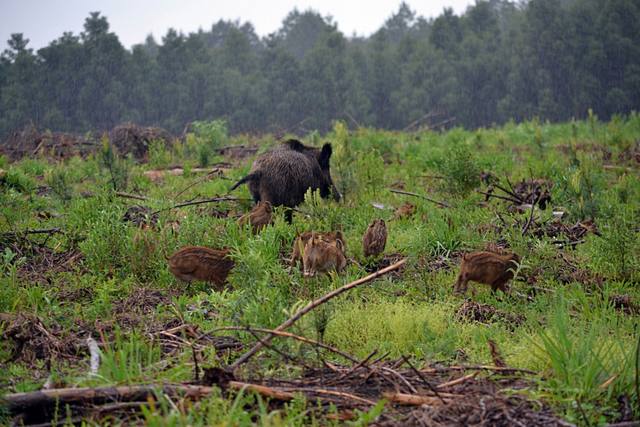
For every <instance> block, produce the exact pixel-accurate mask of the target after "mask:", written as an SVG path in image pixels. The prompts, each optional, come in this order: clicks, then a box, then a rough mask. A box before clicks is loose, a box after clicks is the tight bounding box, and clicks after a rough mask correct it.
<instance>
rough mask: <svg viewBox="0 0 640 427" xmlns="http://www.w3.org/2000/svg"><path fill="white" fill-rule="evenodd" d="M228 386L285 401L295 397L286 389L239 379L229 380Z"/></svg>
mask: <svg viewBox="0 0 640 427" xmlns="http://www.w3.org/2000/svg"><path fill="white" fill-rule="evenodd" d="M229 387H230V388H232V389H235V390H249V391H253V392H254V393H258V394H261V395H262V396H266V397H270V398H272V399H277V400H282V401H285V402H287V401H289V400H292V399H293V398H294V397H295V396H294V394H293V393H290V392H288V391H282V390H276V389H274V388H271V387H267V386H264V385H258V384H249V383H243V382H240V381H229Z"/></svg>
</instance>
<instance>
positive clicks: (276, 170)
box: [229, 139, 340, 222]
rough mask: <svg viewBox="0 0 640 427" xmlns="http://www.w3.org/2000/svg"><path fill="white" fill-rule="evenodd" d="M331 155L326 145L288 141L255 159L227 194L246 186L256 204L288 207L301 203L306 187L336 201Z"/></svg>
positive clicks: (329, 148)
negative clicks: (265, 202) (245, 174)
mask: <svg viewBox="0 0 640 427" xmlns="http://www.w3.org/2000/svg"><path fill="white" fill-rule="evenodd" d="M331 152H332V150H331V144H329V143H327V144H324V145H323V146H322V148H315V147H309V146H306V145H304V144H303V143H302V142H300V141H298V140H295V139H290V140H288V141H286V142H284V143H282V144H280V145H279V146H278V147H277V148H275V149H274V150H272V151H269V152H267V153H265V154H263V155H262V156H260V157H258V158H257V159H256V160H255V161H254V162H253V166H252V167H251V171H250V172H249V174H248V175H247V176H245V177H244V178H242V179H241V180H240V181H238V182H237V183H236V184H235V185H234V186H233V187H231V189H230V190H229V191H233V190H235V189H236V188H237V187H238V186H240V185H242V184H244V183H246V184H247V185H248V187H249V191H250V192H251V195H252V196H253V200H254V201H255V202H256V203H258V202H260V201H268V202H270V203H271V204H272V205H273V206H287V207H290V208H293V207H295V206H297V205H299V204H300V203H302V202H303V201H304V195H305V193H306V192H307V190H308V189H309V188H310V189H311V190H314V191H315V190H319V191H320V196H321V197H323V198H327V197H329V196H330V195H333V197H334V199H335V200H339V199H340V193H339V192H338V190H337V188H336V187H335V185H334V184H333V180H332V179H331V171H330V167H329V160H330V159H331ZM291 215H292V213H291V210H287V221H289V222H291Z"/></svg>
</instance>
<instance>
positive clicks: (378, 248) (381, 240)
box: [362, 219, 387, 257]
mask: <svg viewBox="0 0 640 427" xmlns="http://www.w3.org/2000/svg"><path fill="white" fill-rule="evenodd" d="M386 244H387V225H386V224H385V222H384V220H383V219H374V220H373V222H372V223H371V224H369V227H367V231H365V233H364V236H362V248H363V250H364V256H366V257H369V256H377V255H380V254H381V253H382V252H384V247H385V246H386Z"/></svg>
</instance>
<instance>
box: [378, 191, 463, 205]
mask: <svg viewBox="0 0 640 427" xmlns="http://www.w3.org/2000/svg"><path fill="white" fill-rule="evenodd" d="M388 190H389V191H391V192H392V193H397V194H404V195H406V196H413V197H420V198H422V199H425V200H426V201H428V202H431V203H435V204H436V205H439V206H442V207H443V208H450V207H451V206H450V205H448V204H447V203H445V202H440V201H438V200H434V199H430V198H429V197H427V196H423V195H422V194H418V193H411V192H409V191H403V190H396V189H395V188H389V189H388Z"/></svg>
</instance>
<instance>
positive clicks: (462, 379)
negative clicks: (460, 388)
mask: <svg viewBox="0 0 640 427" xmlns="http://www.w3.org/2000/svg"><path fill="white" fill-rule="evenodd" d="M477 375H478V372H473V373H471V374H469V375H465V376H464V377H460V378H456V379H455V380H451V381H448V382H446V383H441V384H438V385H437V386H436V388H439V389H443V388H447V387H451V386H453V385H458V384H461V383H463V382H465V381H467V380H470V379H473V378H475V377H476V376H477Z"/></svg>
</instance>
